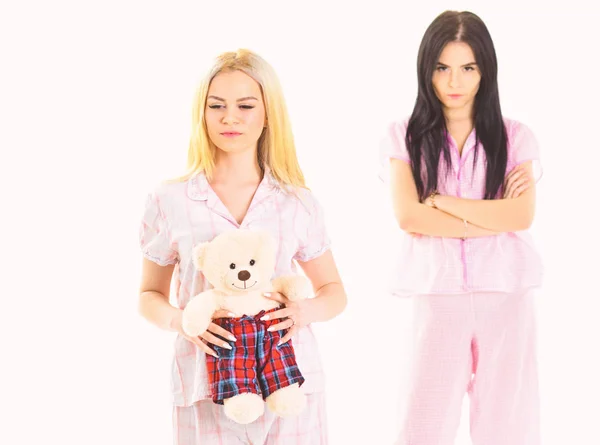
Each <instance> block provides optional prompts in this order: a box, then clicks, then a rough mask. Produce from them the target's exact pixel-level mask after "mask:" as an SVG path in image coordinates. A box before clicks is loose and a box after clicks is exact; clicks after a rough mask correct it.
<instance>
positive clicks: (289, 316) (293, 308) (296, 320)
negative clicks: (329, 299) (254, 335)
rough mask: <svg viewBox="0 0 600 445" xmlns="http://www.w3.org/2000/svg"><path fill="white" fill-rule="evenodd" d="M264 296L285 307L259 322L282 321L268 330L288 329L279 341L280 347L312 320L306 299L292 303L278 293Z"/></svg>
mask: <svg viewBox="0 0 600 445" xmlns="http://www.w3.org/2000/svg"><path fill="white" fill-rule="evenodd" d="M264 295H265V297H267V298H269V299H271V300H275V301H278V302H279V303H281V304H283V305H285V307H284V308H283V309H279V310H278V311H275V312H271V313H269V314H267V315H265V316H264V317H262V318H261V320H278V319H282V321H280V322H279V323H277V324H274V325H272V326H271V327H270V328H269V329H268V331H279V330H281V329H288V331H287V333H286V334H285V336H284V337H283V338H282V339H281V340H280V341H279V344H280V345H281V344H283V343H285V342H287V341H288V340H289V339H290V338H292V336H293V335H294V334H295V333H296V332H297V331H298V329H299V328H302V327H304V326H306V325H308V324H309V323H310V322H311V320H312V318H311V316H310V302H309V300H308V299H304V300H298V301H292V300H289V299H288V298H286V296H285V295H283V294H280V293H279V292H267V293H265V294H264Z"/></svg>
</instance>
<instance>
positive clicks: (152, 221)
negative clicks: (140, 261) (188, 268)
mask: <svg viewBox="0 0 600 445" xmlns="http://www.w3.org/2000/svg"><path fill="white" fill-rule="evenodd" d="M139 242H140V247H141V250H142V254H143V255H144V257H145V258H147V259H149V260H150V261H153V262H155V263H156V264H158V265H160V266H167V265H169V264H175V263H177V262H178V261H179V256H178V254H177V251H176V250H175V249H174V248H173V245H172V242H171V238H170V236H169V230H168V224H167V220H166V218H165V215H164V213H163V211H162V210H161V208H160V200H159V198H158V196H157V194H156V193H155V192H154V193H151V194H149V195H148V197H147V198H146V206H145V208H144V213H143V216H142V221H141V224H140V234H139Z"/></svg>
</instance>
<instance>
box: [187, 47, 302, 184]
mask: <svg viewBox="0 0 600 445" xmlns="http://www.w3.org/2000/svg"><path fill="white" fill-rule="evenodd" d="M236 70H237V71H241V72H243V73H245V74H247V75H248V76H250V77H252V78H253V79H254V80H255V81H256V82H257V83H258V84H259V85H260V88H261V92H262V96H263V102H264V104H265V111H266V118H267V119H266V122H267V127H266V128H265V129H264V130H263V133H262V134H261V136H260V138H259V139H258V149H257V156H258V163H259V165H260V167H261V169H263V172H264V170H265V167H268V168H269V169H270V170H271V173H272V174H273V176H274V177H275V179H276V180H277V181H279V182H280V183H281V184H283V185H291V186H299V187H305V183H304V175H303V174H302V170H301V169H300V165H299V163H298V158H297V156H296V147H295V144H294V137H293V135H292V128H291V124H290V119H289V116H288V112H287V108H286V105H285V100H284V98H283V92H282V89H281V85H280V83H279V80H278V78H277V75H276V74H275V71H274V70H273V68H272V67H271V66H270V65H269V64H268V63H267V62H266V61H265V60H264V59H263V58H262V57H260V56H259V55H257V54H255V53H253V52H252V51H249V50H246V49H239V50H237V51H235V52H226V53H223V54H221V55H219V56H218V57H217V58H216V60H215V63H214V65H213V66H212V68H211V69H210V71H209V72H208V74H207V75H206V76H205V77H204V79H203V80H202V81H201V82H200V86H199V88H198V90H197V92H196V96H195V99H194V105H193V109H192V134H191V138H190V146H189V149H188V162H187V172H186V174H185V175H184V176H182V177H180V178H178V179H177V180H180V181H185V180H187V179H189V178H190V177H191V176H193V175H195V174H197V173H200V172H203V173H204V174H205V175H206V177H207V178H208V179H209V180H210V178H211V177H212V173H213V170H214V167H215V152H216V150H217V148H216V147H215V145H214V144H213V143H212V142H211V140H210V138H209V137H208V131H207V129H206V120H205V118H204V110H205V107H206V99H207V96H208V89H209V87H210V83H211V82H212V80H213V79H214V77H215V76H216V75H217V74H219V73H221V72H224V71H236Z"/></svg>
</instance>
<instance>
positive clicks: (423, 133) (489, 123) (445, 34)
mask: <svg viewBox="0 0 600 445" xmlns="http://www.w3.org/2000/svg"><path fill="white" fill-rule="evenodd" d="M449 42H465V43H467V44H468V45H469V46H470V47H471V49H472V50H473V53H474V55H475V62H476V63H477V65H478V67H479V70H480V71H481V81H480V84H479V90H478V92H477V94H476V96H475V102H474V109H473V116H474V125H475V134H476V138H477V141H476V144H477V143H480V144H481V145H482V146H483V149H484V151H485V156H486V161H487V163H486V164H487V165H486V178H485V199H493V198H495V197H496V196H497V195H498V193H499V192H500V190H501V187H502V183H503V182H504V175H505V172H506V163H507V157H508V155H507V147H506V145H507V137H506V129H505V128H504V122H503V120H502V112H501V111H500V98H499V95H498V62H497V60H496V51H495V50H494V43H493V42H492V38H491V36H490V33H489V32H488V30H487V27H486V26H485V24H484V23H483V21H482V20H481V19H480V18H479V17H478V16H477V15H475V14H473V13H471V12H456V11H446V12H444V13H442V14H440V15H439V16H438V17H437V18H436V19H435V20H434V21H433V22H432V23H431V25H429V27H428V28H427V30H426V31H425V35H424V36H423V40H422V41H421V46H420V47H419V56H418V59H417V77H418V82H419V92H418V95H417V100H416V103H415V107H414V109H413V112H412V115H411V117H410V119H409V122H408V128H407V132H406V146H407V148H408V153H409V155H410V159H411V161H412V162H411V165H412V172H413V176H414V179H415V183H416V186H417V191H418V193H419V198H420V199H421V200H424V199H425V198H426V197H427V196H429V195H430V194H431V193H432V192H433V191H434V190H436V189H437V187H438V168H439V162H440V157H441V154H442V153H443V154H444V160H445V162H446V166H447V167H448V168H447V171H450V167H451V162H452V161H451V158H450V149H449V147H448V138H447V134H448V129H447V127H446V120H445V118H444V113H443V110H442V104H441V103H440V101H439V100H438V98H437V96H436V94H435V91H434V89H433V84H432V79H433V73H434V70H435V68H436V66H437V64H438V61H439V58H440V54H441V53H442V50H443V49H444V47H445V46H446V44H447V43H449ZM475 149H476V150H477V145H476V148H475ZM476 159H477V151H475V160H476ZM423 164H424V166H423Z"/></svg>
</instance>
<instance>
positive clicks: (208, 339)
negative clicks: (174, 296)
mask: <svg viewBox="0 0 600 445" xmlns="http://www.w3.org/2000/svg"><path fill="white" fill-rule="evenodd" d="M182 317H183V311H179V312H178V314H177V316H176V317H175V318H174V319H173V321H172V327H173V329H174V330H176V331H177V332H178V333H179V335H181V336H182V337H183V338H185V339H186V340H187V341H189V342H191V343H194V344H195V345H196V346H198V347H199V348H200V349H202V351H204V352H205V353H206V354H210V355H212V356H213V357H217V358H219V356H218V355H217V353H216V352H215V351H214V350H213V349H211V348H210V347H209V346H208V344H209V343H210V344H213V345H217V346H221V347H223V348H226V349H231V345H230V344H229V343H227V342H225V341H223V340H221V339H220V338H217V337H215V335H219V336H221V337H223V338H227V339H229V340H230V341H233V342H235V341H236V338H235V337H234V336H233V335H232V334H231V332H228V331H226V330H225V329H223V328H222V327H221V326H218V325H216V324H215V323H211V324H210V325H209V326H208V329H207V330H206V331H204V333H202V334H200V335H199V336H198V337H190V336H189V335H187V334H186V333H185V332H184V331H183V329H182V327H181V320H182ZM233 317H235V314H233V313H231V312H229V311H226V310H218V311H216V312H215V313H214V314H213V315H212V319H213V320H215V319H217V318H233Z"/></svg>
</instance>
